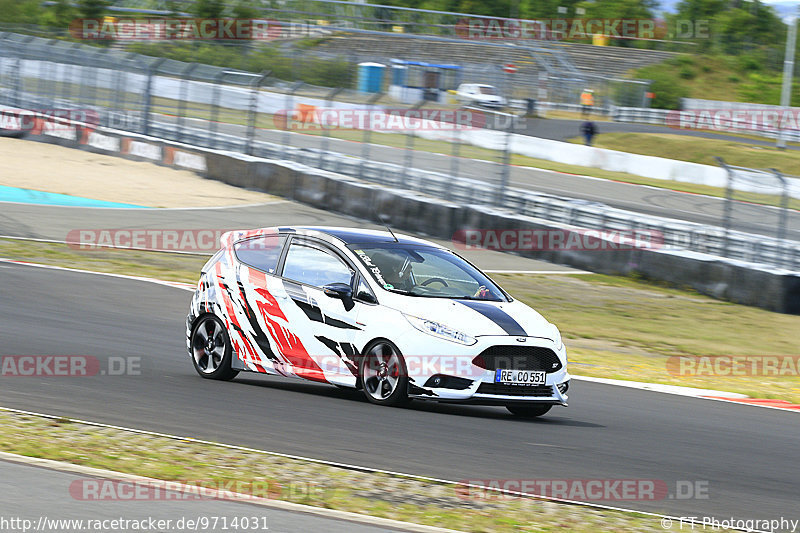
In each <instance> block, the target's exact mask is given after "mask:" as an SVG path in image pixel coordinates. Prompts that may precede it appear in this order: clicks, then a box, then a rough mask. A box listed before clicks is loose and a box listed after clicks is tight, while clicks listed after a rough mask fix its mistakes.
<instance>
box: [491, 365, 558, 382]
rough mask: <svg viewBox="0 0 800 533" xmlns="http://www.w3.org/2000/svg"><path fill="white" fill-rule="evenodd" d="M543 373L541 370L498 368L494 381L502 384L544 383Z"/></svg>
mask: <svg viewBox="0 0 800 533" xmlns="http://www.w3.org/2000/svg"><path fill="white" fill-rule="evenodd" d="M544 381H545V373H544V372H542V371H541V370H504V369H502V368H498V369H497V370H496V371H495V374H494V382H495V383H502V384H504V385H544V384H545V382H544Z"/></svg>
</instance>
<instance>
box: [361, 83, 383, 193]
mask: <svg viewBox="0 0 800 533" xmlns="http://www.w3.org/2000/svg"><path fill="white" fill-rule="evenodd" d="M382 96H383V93H375V94H374V95H373V96H370V97H369V99H368V100H367V113H368V116H369V117H370V118H369V120H367V124H366V127H365V128H364V137H363V138H362V140H361V162H360V163H359V165H358V177H359V178H363V177H364V163H365V162H366V161H367V159H369V153H370V148H371V145H370V142H369V141H370V137H371V136H372V118H371V117H372V106H373V105H375V102H377V101H378V100H380V99H381V97H382Z"/></svg>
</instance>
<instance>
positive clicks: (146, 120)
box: [142, 57, 167, 135]
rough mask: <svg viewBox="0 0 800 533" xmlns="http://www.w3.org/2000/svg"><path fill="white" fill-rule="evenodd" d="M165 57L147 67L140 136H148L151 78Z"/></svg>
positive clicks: (151, 99) (151, 100)
mask: <svg viewBox="0 0 800 533" xmlns="http://www.w3.org/2000/svg"><path fill="white" fill-rule="evenodd" d="M166 60H167V58H166V57H162V58H161V59H158V60H156V61H155V62H153V63H151V64H150V66H149V67H147V74H146V75H147V84H146V85H145V89H144V111H143V114H144V123H143V124H142V134H143V135H148V134H149V133H150V107H151V106H152V104H153V77H154V76H155V73H156V72H158V67H160V66H161V63H163V62H164V61H166Z"/></svg>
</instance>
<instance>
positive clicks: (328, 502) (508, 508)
mask: <svg viewBox="0 0 800 533" xmlns="http://www.w3.org/2000/svg"><path fill="white" fill-rule="evenodd" d="M0 428H2V429H0V450H2V451H5V452H10V453H16V454H19V455H26V456H30V457H39V458H45V459H52V460H58V461H64V462H69V463H74V464H78V465H84V466H90V467H95V468H103V469H107V470H114V471H117V472H123V473H126V474H134V475H139V476H145V477H149V478H154V479H161V480H166V481H177V482H181V483H186V484H189V485H199V486H200V487H212V488H213V487H220V486H221V487H226V485H225V484H226V483H232V484H229V485H227V486H228V487H235V488H236V490H238V492H240V493H242V494H246V495H255V496H267V497H270V498H272V499H278V500H283V501H291V502H294V503H300V504H305V505H313V506H316V507H323V508H328V509H336V510H340V511H349V512H355V513H360V514H368V515H371V516H377V517H382V518H390V519H394V520H403V521H407V522H413V523H418V524H426V525H431V526H437V527H444V528H450V529H457V530H461V531H470V532H476V533H479V532H486V533H490V532H491V533H512V532H520V531H525V532H548V531H562V530H564V528H569V531H575V532H578V533H591V532H594V531H653V532H655V531H663V529H662V528H661V526H660V519H658V518H656V517H650V516H643V515H640V514H638V513H631V512H620V511H610V510H599V509H591V508H588V507H583V506H577V505H565V504H557V503H553V502H548V501H541V500H538V499H535V498H505V499H498V498H494V499H488V498H485V499H481V498H478V497H471V496H468V495H465V494H464V492H463V491H458V490H457V489H456V486H455V485H452V484H446V483H436V482H426V481H420V480H415V479H411V478H407V477H402V476H398V475H390V474H382V473H365V472H357V471H354V470H348V469H344V468H336V467H333V466H327V465H322V464H318V463H314V462H311V461H303V460H300V459H289V458H286V457H281V456H279V455H273V454H269V453H258V452H255V451H244V450H235V451H234V450H231V449H226V448H222V447H220V446H217V445H211V444H202V443H197V442H192V441H189V440H176V439H169V438H166V437H157V436H149V435H142V434H139V433H133V432H127V431H124V430H119V429H111V428H98V427H94V426H89V425H86V424H81V423H79V422H73V421H70V420H66V419H59V420H53V419H46V418H42V417H36V416H31V415H23V414H17V413H13V412H9V411H3V410H0ZM224 438H225V437H223V436H220V439H224ZM232 456H235V457H236V460H235V461H232V460H231V457H232ZM155 505H156V506H157V505H158V502H156V504H155ZM198 506H200V507H202V502H198Z"/></svg>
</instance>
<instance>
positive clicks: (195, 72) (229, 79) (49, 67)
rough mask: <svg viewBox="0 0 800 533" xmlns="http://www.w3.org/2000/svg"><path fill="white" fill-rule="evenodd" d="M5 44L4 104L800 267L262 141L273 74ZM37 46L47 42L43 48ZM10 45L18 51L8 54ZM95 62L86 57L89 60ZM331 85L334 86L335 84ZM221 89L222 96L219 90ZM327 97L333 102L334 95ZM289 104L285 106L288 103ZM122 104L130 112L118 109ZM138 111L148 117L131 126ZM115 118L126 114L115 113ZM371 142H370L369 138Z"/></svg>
mask: <svg viewBox="0 0 800 533" xmlns="http://www.w3.org/2000/svg"><path fill="white" fill-rule="evenodd" d="M4 44H7V43H6V41H5V40H4V39H2V37H0V102H2V103H4V104H6V105H9V106H15V107H20V108H27V109H53V108H59V109H83V110H86V109H94V110H96V111H97V112H98V114H99V116H100V117H101V118H102V121H101V125H102V126H109V125H114V126H113V127H115V128H117V129H122V130H125V131H130V132H134V133H143V134H147V135H150V136H153V137H159V138H163V139H169V140H175V141H179V142H183V143H186V144H191V145H196V146H201V147H208V148H215V149H222V150H229V151H232V152H239V153H250V154H252V155H255V156H260V157H266V158H270V159H281V160H287V159H288V160H292V161H297V162H300V163H304V164H307V165H309V166H312V167H317V168H323V169H325V170H329V171H332V172H337V173H341V174H345V175H348V176H353V177H357V178H360V179H363V180H365V181H368V182H372V183H376V184H380V185H384V186H389V187H395V188H399V189H407V190H411V191H416V192H419V193H422V194H426V195H429V196H433V197H437V198H442V199H445V200H448V201H452V202H456V203H461V204H480V205H498V203H497V202H498V199H499V200H500V204H499V205H498V207H502V208H506V209H511V210H513V211H514V212H516V213H519V214H521V215H526V216H532V217H538V218H542V219H547V220H550V221H555V222H560V223H564V224H570V225H575V226H581V227H592V228H608V229H620V230H622V229H625V230H631V229H634V230H635V229H642V230H654V231H658V232H661V233H662V234H663V237H664V245H665V246H667V247H670V248H673V249H680V250H692V251H696V252H702V253H707V254H711V255H723V254H727V255H726V257H730V258H733V259H739V260H742V261H748V262H756V263H762V264H765V265H773V266H782V267H784V268H787V269H792V270H800V243H798V242H795V241H789V240H785V239H775V238H770V237H764V236H761V235H750V234H746V233H739V232H733V231H731V232H728V236H727V239H726V238H725V232H724V230H723V228H719V227H709V226H705V225H700V224H693V223H689V222H682V221H677V220H671V219H667V218H661V217H652V216H646V215H642V214H640V213H632V212H629V211H624V210H620V209H615V208H611V207H608V206H605V205H602V204H593V203H590V202H589V203H587V202H583V201H578V200H574V199H569V198H559V197H555V196H549V195H544V194H539V193H536V192H535V191H531V190H526V189H518V188H502V187H501V186H500V185H498V184H493V183H488V182H485V181H480V180H475V179H469V178H463V177H459V176H458V173H457V169H456V171H455V172H453V175H448V174H444V173H437V172H431V171H425V170H421V169H419V168H415V167H414V166H413V161H411V160H407V161H406V163H405V164H404V165H397V164H391V163H383V162H375V161H372V160H371V158H370V157H369V152H368V151H366V153H364V154H362V156H361V157H351V156H346V155H344V154H341V153H337V152H335V151H330V150H320V149H313V148H300V147H296V146H292V145H291V137H292V134H290V133H289V132H288V131H287V132H285V139H286V140H285V141H284V142H283V144H278V143H270V142H265V141H261V140H256V139H254V136H253V135H252V133H253V129H254V122H253V116H254V104H253V102H254V98H255V96H254V95H256V94H257V92H258V85H259V84H260V83H262V82H264V81H265V78H264V77H261V78H258V80H257V82H255V81H254V78H253V75H252V74H250V73H244V72H242V73H238V72H231V71H227V70H226V69H220V68H215V67H209V66H207V65H197V66H191V69H190V66H188V65H187V64H185V63H180V62H176V61H170V60H166V61H162V60H154V59H153V58H149V62H146V61H145V59H143V58H140V57H137V56H133V55H129V54H117V53H115V52H113V51H100V50H97V49H93V50H92V51H91V57H86V58H84V57H82V56H81V55H80V54H79V53H78V51H81V50H83V47H82V45H73V44H69V43H58V44H57V45H51V44H44V45H42V44H41V43H39V40H36V38H33V37H21V36H17V37H16V38H15V41H14V43H13V44H14V46H10V47H9V46H3V45H4ZM37 46H44V48H42V49H41V50H38V49H37ZM9 48H11V53H8V50H9ZM45 52H48V53H49V55H48V56H47V57H46V58H45V57H43V56H42V55H41V54H44V53H45ZM29 58H33V59H34V60H35V61H36V63H34V64H32V65H33V66H32V67H31V68H28V69H27V71H26V66H31V65H26V64H25V63H23V62H24V61H25V60H26V59H29ZM89 60H91V63H92V66H89V65H88V64H87V63H90V61H89ZM190 70H191V72H190V73H187V72H189V71H190ZM239 74H241V76H240V75H239ZM189 76H191V78H192V83H195V84H197V87H195V86H192V88H191V90H190V87H189V79H188V78H189ZM156 77H157V78H158V80H159V81H163V80H167V81H169V83H171V84H172V85H171V87H172V89H170V90H171V91H172V90H173V89H174V91H173V92H174V96H173V98H175V97H178V96H182V97H180V98H179V102H178V104H179V105H178V112H177V115H178V116H177V119H176V120H175V121H174V122H167V121H165V120H163V115H164V109H165V108H164V105H165V104H164V102H163V101H159V100H158V99H156V98H155V97H153V95H152V94H151V93H150V90H149V89H148V87H149V86H150V84H151V82H152V81H153V80H154V79H155V78H156ZM220 87H224V88H225V89H226V91H227V92H226V93H225V94H226V97H225V98H226V99H229V100H230V99H236V100H237V102H232V101H224V99H222V98H219V97H218V93H219V92H220V91H218V90H217V89H218V88H220ZM298 87H299V86H298V85H295V86H292V87H291V88H286V87H278V86H277V85H275V86H273V87H272V89H273V90H275V89H278V90H279V91H280V92H282V93H283V95H282V96H281V98H283V96H286V95H288V94H289V93H291V92H293V91H296V90H297V89H298ZM198 88H202V90H203V91H205V92H206V93H207V94H210V95H212V96H211V99H210V100H209V102H210V105H208V104H206V107H207V108H202V109H201V108H199V107H198V103H197V102H194V101H190V97H191V95H192V92H194V91H195V90H196V89H198ZM326 91H327V92H330V89H326ZM215 93H217V96H214V94H215ZM171 94H172V93H171ZM321 94H322V95H323V99H324V94H326V93H325V92H321ZM317 97H318V98H319V95H317ZM562 105H564V104H562ZM566 105H570V104H566ZM572 105H574V104H572ZM159 106H161V107H159ZM281 106H285V102H283V100H282V101H281ZM187 107H188V108H190V109H193V110H194V111H196V112H197V111H198V109H201V110H202V111H203V113H206V115H203V116H204V117H208V118H202V119H201V120H204V121H205V122H207V123H208V124H209V126H208V127H207V128H197V127H194V126H193V125H192V124H191V123H190V121H189V119H188V112H187ZM290 107H291V106H290ZM121 109H124V110H126V111H125V112H119V111H118V110H121ZM623 109H630V108H623ZM131 110H132V111H133V113H131ZM220 111H224V112H225V113H227V114H228V117H227V119H228V120H230V121H231V122H232V123H237V122H235V121H234V120H232V115H233V114H236V115H235V117H233V118H234V119H235V120H236V121H239V122H238V123H239V124H240V125H242V126H245V125H248V126H249V128H247V130H246V131H244V132H243V133H242V134H241V135H231V134H227V133H219V132H218V131H217V130H216V126H215V124H216V120H217V118H215V117H217V115H215V113H216V114H219V113H220ZM647 111H648V112H652V111H654V110H647ZM662 113H664V112H663V111H662ZM132 114H133V115H135V116H136V117H138V119H139V121H138V122H136V123H130V124H128V125H125V124H127V122H125V121H127V120H128V119H129V118H130V117H131V115H132ZM657 114H658V112H656V115H657ZM116 115H119V116H120V117H121V118H123V119H125V121H120V120H116V119H115V116H116ZM654 116H655V115H654ZM154 117H155V119H154ZM218 119H219V120H224V117H222V116H219V117H218ZM116 124H123V125H122V126H119V125H116ZM212 125H214V126H212ZM409 137H410V136H409ZM323 146H324V145H323ZM364 146H365V147H369V146H370V145H369V144H368V143H365V144H364ZM453 146H454V149H456V148H457V147H458V143H453ZM411 152H413V150H411V151H409V150H407V154H406V155H410V154H411Z"/></svg>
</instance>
